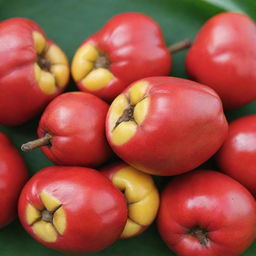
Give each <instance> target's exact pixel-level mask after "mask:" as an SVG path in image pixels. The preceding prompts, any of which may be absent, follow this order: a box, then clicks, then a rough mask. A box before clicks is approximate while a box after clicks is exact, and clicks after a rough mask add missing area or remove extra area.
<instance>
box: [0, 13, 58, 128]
mask: <svg viewBox="0 0 256 256" xmlns="http://www.w3.org/2000/svg"><path fill="white" fill-rule="evenodd" d="M33 31H38V32H40V33H41V34H42V35H44V36H45V33H44V31H43V30H42V29H41V28H40V27H39V26H38V25H37V24H36V23H34V22H33V21H31V20H28V19H24V18H11V19H8V20H5V21H2V22H0V124H3V125H20V124H22V123H24V122H26V121H28V120H29V119H31V118H32V117H33V116H35V115H36V114H38V113H39V112H40V111H41V110H42V109H43V108H44V107H45V106H46V105H47V103H48V102H49V101H50V100H52V99H53V98H54V97H55V96H56V95H57V94H59V93H60V92H61V91H62V89H59V90H58V91H57V92H56V93H54V94H50V95H49V94H45V93H43V92H42V91H41V89H40V88H39V85H38V84H37V82H36V80H35V74H34V67H33V65H34V63H35V62H36V59H37V55H36V52H35V48H34V41H33V37H32V33H33ZM47 43H48V44H49V45H50V44H53V42H51V41H49V40H48V41H47ZM7 109H8V111H6V110H7Z"/></svg>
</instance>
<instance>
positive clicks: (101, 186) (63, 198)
mask: <svg viewBox="0 0 256 256" xmlns="http://www.w3.org/2000/svg"><path fill="white" fill-rule="evenodd" d="M42 190H43V191H46V192H48V193H49V194H51V195H52V196H54V197H55V198H57V199H58V200H59V201H60V202H61V203H62V207H63V208H64V211H65V214H66V223H67V224H66V230H65V232H64V234H63V235H62V236H58V238H57V240H56V242H53V243H47V242H44V241H43V240H41V239H40V238H39V237H37V236H36V235H35V233H34V232H33V230H32V228H31V226H30V225H28V224H27V222H26V219H25V212H26V207H27V204H28V202H30V203H31V204H33V205H35V206H37V207H38V208H40V207H41V208H42V206H43V205H42V202H41V200H40V198H39V194H40V192H41V191H42ZM19 218H20V221H21V223H22V225H23V227H24V228H25V230H26V231H27V232H28V233H29V234H30V235H31V236H32V237H33V238H34V239H36V240H37V241H39V242H40V243H42V244H43V245H45V246H47V247H49V248H51V249H55V250H58V251H61V252H64V253H89V252H96V251H99V250H102V249H104V248H106V247H107V246H109V245H111V244H112V243H113V242H114V241H115V240H116V239H117V238H119V236H120V234H121V232H122V231H123V228H124V225H125V223H126V220H127V207H126V201H125V199H124V196H123V195H122V193H121V192H120V191H119V190H118V189H116V188H115V187H114V186H113V185H112V183H111V182H110V181H109V180H108V179H107V178H106V177H104V176H103V175H102V174H100V173H99V172H97V171H96V170H93V169H89V168H85V167H63V166H51V167H48V168H45V169H43V170H41V171H39V172H38V173H36V174H35V175H34V176H33V177H32V178H31V179H30V180H29V181H28V183H27V184H26V186H25V187H24V189H23V190H22V193H21V196H20V199H19Z"/></svg>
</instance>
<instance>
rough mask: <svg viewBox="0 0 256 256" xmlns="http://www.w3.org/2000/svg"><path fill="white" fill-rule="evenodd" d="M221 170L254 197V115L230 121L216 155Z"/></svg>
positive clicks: (255, 171) (255, 166)
mask: <svg viewBox="0 0 256 256" xmlns="http://www.w3.org/2000/svg"><path fill="white" fill-rule="evenodd" d="M216 160H217V163H218V165H219V167H220V168H221V170H222V171H223V172H224V173H226V174H227V175H229V176H231V177H233V178H234V179H236V180H237V181H239V182H240V183H241V184H243V185H244V186H245V187H246V188H247V189H249V190H250V192H251V193H252V194H253V195H254V196H255V197H256V115H249V116H245V117H242V118H239V119H237V120H235V121H233V122H231V123H230V126H229V133H228V136H227V138H226V140H225V142H224V144H223V145H222V147H221V149H220V151H219V152H218V154H217V155H216Z"/></svg>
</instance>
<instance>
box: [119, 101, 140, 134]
mask: <svg viewBox="0 0 256 256" xmlns="http://www.w3.org/2000/svg"><path fill="white" fill-rule="evenodd" d="M134 107H135V106H134V105H129V107H128V108H127V109H125V110H124V112H123V114H122V115H121V116H120V117H119V119H118V120H117V122H116V124H115V127H114V129H115V128H116V127H117V126H118V125H119V124H121V123H122V122H126V121H134V122H135V123H136V121H135V119H134V116H133V111H134Z"/></svg>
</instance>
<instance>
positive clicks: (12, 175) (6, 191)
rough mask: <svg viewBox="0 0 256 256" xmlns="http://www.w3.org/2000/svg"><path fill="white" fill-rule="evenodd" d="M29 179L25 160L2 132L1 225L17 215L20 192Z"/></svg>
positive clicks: (0, 148)
mask: <svg viewBox="0 0 256 256" xmlns="http://www.w3.org/2000/svg"><path fill="white" fill-rule="evenodd" d="M27 179H28V171H27V167H26V165H25V162H24V161H23V159H22V157H21V156H20V155H19V153H18V151H17V150H16V148H15V147H14V146H13V144H12V143H11V141H10V140H9V139H8V137H7V136H6V135H5V134H4V133H2V132H0V183H1V186H0V208H1V209H2V210H1V213H0V227H3V226H6V225H7V224H9V223H10V222H11V221H13V220H14V218H15V217H16V215H17V202H18V198H19V194H20V191H21V189H22V187H23V186H24V185H25V182H26V181H27Z"/></svg>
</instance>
